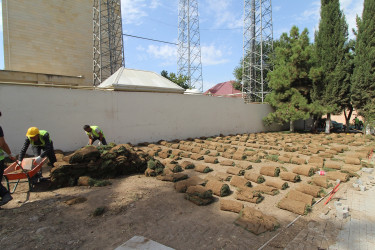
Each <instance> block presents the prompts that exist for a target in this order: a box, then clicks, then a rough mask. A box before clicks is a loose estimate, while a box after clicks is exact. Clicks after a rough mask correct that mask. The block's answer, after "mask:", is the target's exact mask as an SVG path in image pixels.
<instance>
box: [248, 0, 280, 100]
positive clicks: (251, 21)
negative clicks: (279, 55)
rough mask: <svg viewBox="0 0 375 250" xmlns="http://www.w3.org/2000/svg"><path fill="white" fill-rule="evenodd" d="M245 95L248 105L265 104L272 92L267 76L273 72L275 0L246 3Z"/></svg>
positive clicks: (258, 0)
mask: <svg viewBox="0 0 375 250" xmlns="http://www.w3.org/2000/svg"><path fill="white" fill-rule="evenodd" d="M243 37H244V42H243V65H242V70H243V71H242V96H243V98H244V100H245V102H264V99H265V96H266V94H267V93H269V92H270V89H269V87H268V83H267V73H268V72H269V71H270V70H271V69H272V66H271V63H270V55H271V53H272V50H273V27H272V4H271V0H244V34H243Z"/></svg>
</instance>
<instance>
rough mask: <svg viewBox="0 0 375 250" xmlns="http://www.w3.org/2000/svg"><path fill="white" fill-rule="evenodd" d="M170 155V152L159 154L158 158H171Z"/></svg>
mask: <svg viewBox="0 0 375 250" xmlns="http://www.w3.org/2000/svg"><path fill="white" fill-rule="evenodd" d="M169 155H170V154H169V153H168V152H158V156H159V157H160V158H162V159H166V158H168V157H169Z"/></svg>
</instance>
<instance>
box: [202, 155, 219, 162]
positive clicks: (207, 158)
mask: <svg viewBox="0 0 375 250" xmlns="http://www.w3.org/2000/svg"><path fill="white" fill-rule="evenodd" d="M204 162H205V163H213V164H216V163H219V160H218V159H217V158H216V157H212V156H205V157H204Z"/></svg>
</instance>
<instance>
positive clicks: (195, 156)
mask: <svg viewBox="0 0 375 250" xmlns="http://www.w3.org/2000/svg"><path fill="white" fill-rule="evenodd" d="M190 159H192V160H196V161H200V160H203V159H204V156H203V155H201V154H191V155H190Z"/></svg>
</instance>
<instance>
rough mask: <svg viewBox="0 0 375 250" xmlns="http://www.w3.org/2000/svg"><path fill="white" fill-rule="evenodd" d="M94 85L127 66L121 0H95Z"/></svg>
mask: <svg viewBox="0 0 375 250" xmlns="http://www.w3.org/2000/svg"><path fill="white" fill-rule="evenodd" d="M93 43H94V44H93V47H94V48H93V74H94V77H93V78H94V79H93V85H94V86H98V85H99V84H100V83H102V82H103V81H104V80H105V79H107V78H108V77H109V76H111V75H112V74H113V73H115V72H116V71H117V70H118V69H119V68H120V67H122V66H125V62H124V60H125V59H124V58H125V57H124V47H123V41H122V21H121V0H94V7H93Z"/></svg>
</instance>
